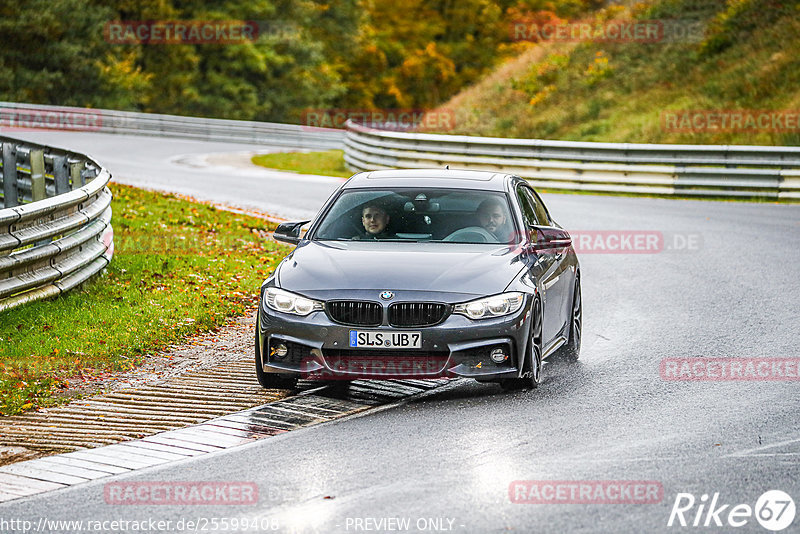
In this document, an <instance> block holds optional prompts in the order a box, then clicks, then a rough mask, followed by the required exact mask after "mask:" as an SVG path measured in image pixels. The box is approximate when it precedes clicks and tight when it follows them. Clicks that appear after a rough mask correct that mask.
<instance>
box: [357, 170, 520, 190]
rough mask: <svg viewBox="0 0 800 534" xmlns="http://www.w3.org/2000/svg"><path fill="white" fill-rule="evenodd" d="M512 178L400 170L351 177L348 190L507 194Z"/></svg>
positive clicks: (449, 171)
mask: <svg viewBox="0 0 800 534" xmlns="http://www.w3.org/2000/svg"><path fill="white" fill-rule="evenodd" d="M510 177H511V175H509V174H507V173H499V172H492V171H466V170H459V169H397V170H385V171H367V172H360V173H358V174H356V175H354V176H353V177H352V178H350V179H349V180H348V181H347V182H346V183H345V185H344V189H366V188H380V187H422V186H424V187H442V188H447V189H483V190H488V191H505V190H506V181H507V179H508V178H510Z"/></svg>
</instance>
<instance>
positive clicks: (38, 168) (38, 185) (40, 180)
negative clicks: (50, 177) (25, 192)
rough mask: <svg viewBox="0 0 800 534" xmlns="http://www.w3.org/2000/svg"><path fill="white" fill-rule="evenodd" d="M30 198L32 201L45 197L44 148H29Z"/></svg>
mask: <svg viewBox="0 0 800 534" xmlns="http://www.w3.org/2000/svg"><path fill="white" fill-rule="evenodd" d="M29 157H30V160H31V198H32V199H33V201H34V202H36V201H38V200H44V199H45V198H47V190H46V189H45V183H44V150H41V149H38V150H31V151H30V156H29Z"/></svg>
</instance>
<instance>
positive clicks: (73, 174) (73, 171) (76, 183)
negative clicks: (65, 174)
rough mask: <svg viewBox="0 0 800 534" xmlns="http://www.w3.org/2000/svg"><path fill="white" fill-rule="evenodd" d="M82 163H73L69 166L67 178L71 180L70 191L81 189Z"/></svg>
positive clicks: (82, 184)
mask: <svg viewBox="0 0 800 534" xmlns="http://www.w3.org/2000/svg"><path fill="white" fill-rule="evenodd" d="M82 171H83V162H82V161H74V162H72V163H70V164H69V176H70V178H71V179H72V190H73V191H74V190H75V189H80V188H81V187H83V186H84V185H86V184H84V183H83V172H82Z"/></svg>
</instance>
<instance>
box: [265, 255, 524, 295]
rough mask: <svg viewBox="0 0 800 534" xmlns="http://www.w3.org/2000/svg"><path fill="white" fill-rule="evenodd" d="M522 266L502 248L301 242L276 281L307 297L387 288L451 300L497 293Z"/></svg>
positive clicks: (503, 288)
mask: <svg viewBox="0 0 800 534" xmlns="http://www.w3.org/2000/svg"><path fill="white" fill-rule="evenodd" d="M523 267H524V265H523V262H521V261H520V257H519V250H518V249H515V248H513V247H510V246H508V245H485V244H481V245H471V244H465V243H388V242H377V243H376V242H366V243H364V242H350V241H342V242H339V241H304V242H302V243H301V244H300V245H298V247H297V248H296V249H295V250H294V252H292V254H291V255H289V256H288V257H287V258H286V259H285V260H284V261H283V263H282V264H281V266H280V268H279V270H278V283H279V285H280V287H282V288H284V289H287V290H289V291H297V292H300V293H303V294H304V295H306V296H308V297H312V298H332V297H334V296H335V297H338V298H341V297H343V296H344V297H348V296H349V297H351V298H357V296H356V295H360V294H361V290H370V293H373V292H374V290H378V291H383V290H391V291H403V292H406V291H413V292H437V293H452V294H453V295H452V299H447V298H445V297H444V296H442V297H441V298H442V299H443V300H452V301H453V302H456V301H458V300H460V299H463V298H469V297H472V296H481V295H491V294H495V293H500V292H502V291H503V290H505V288H506V287H507V286H508V284H509V283H511V281H512V280H513V279H514V277H515V276H516V275H517V274H518V273H519V272H520V271H521V270H522V269H523ZM343 290H350V291H349V292H347V293H343V292H342V291H343Z"/></svg>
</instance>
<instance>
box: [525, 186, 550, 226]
mask: <svg viewBox="0 0 800 534" xmlns="http://www.w3.org/2000/svg"><path fill="white" fill-rule="evenodd" d="M517 196H518V197H519V202H520V206H521V207H522V213H523V214H524V215H525V220H526V222H527V223H528V225H529V226H548V225H549V224H550V218H549V217H548V216H547V210H546V209H545V208H544V204H543V203H542V201H541V200H540V199H539V197H538V196H536V193H534V192H533V191H532V190H531V189H529V188H527V187H525V186H520V187H519V188H518V189H517Z"/></svg>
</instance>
